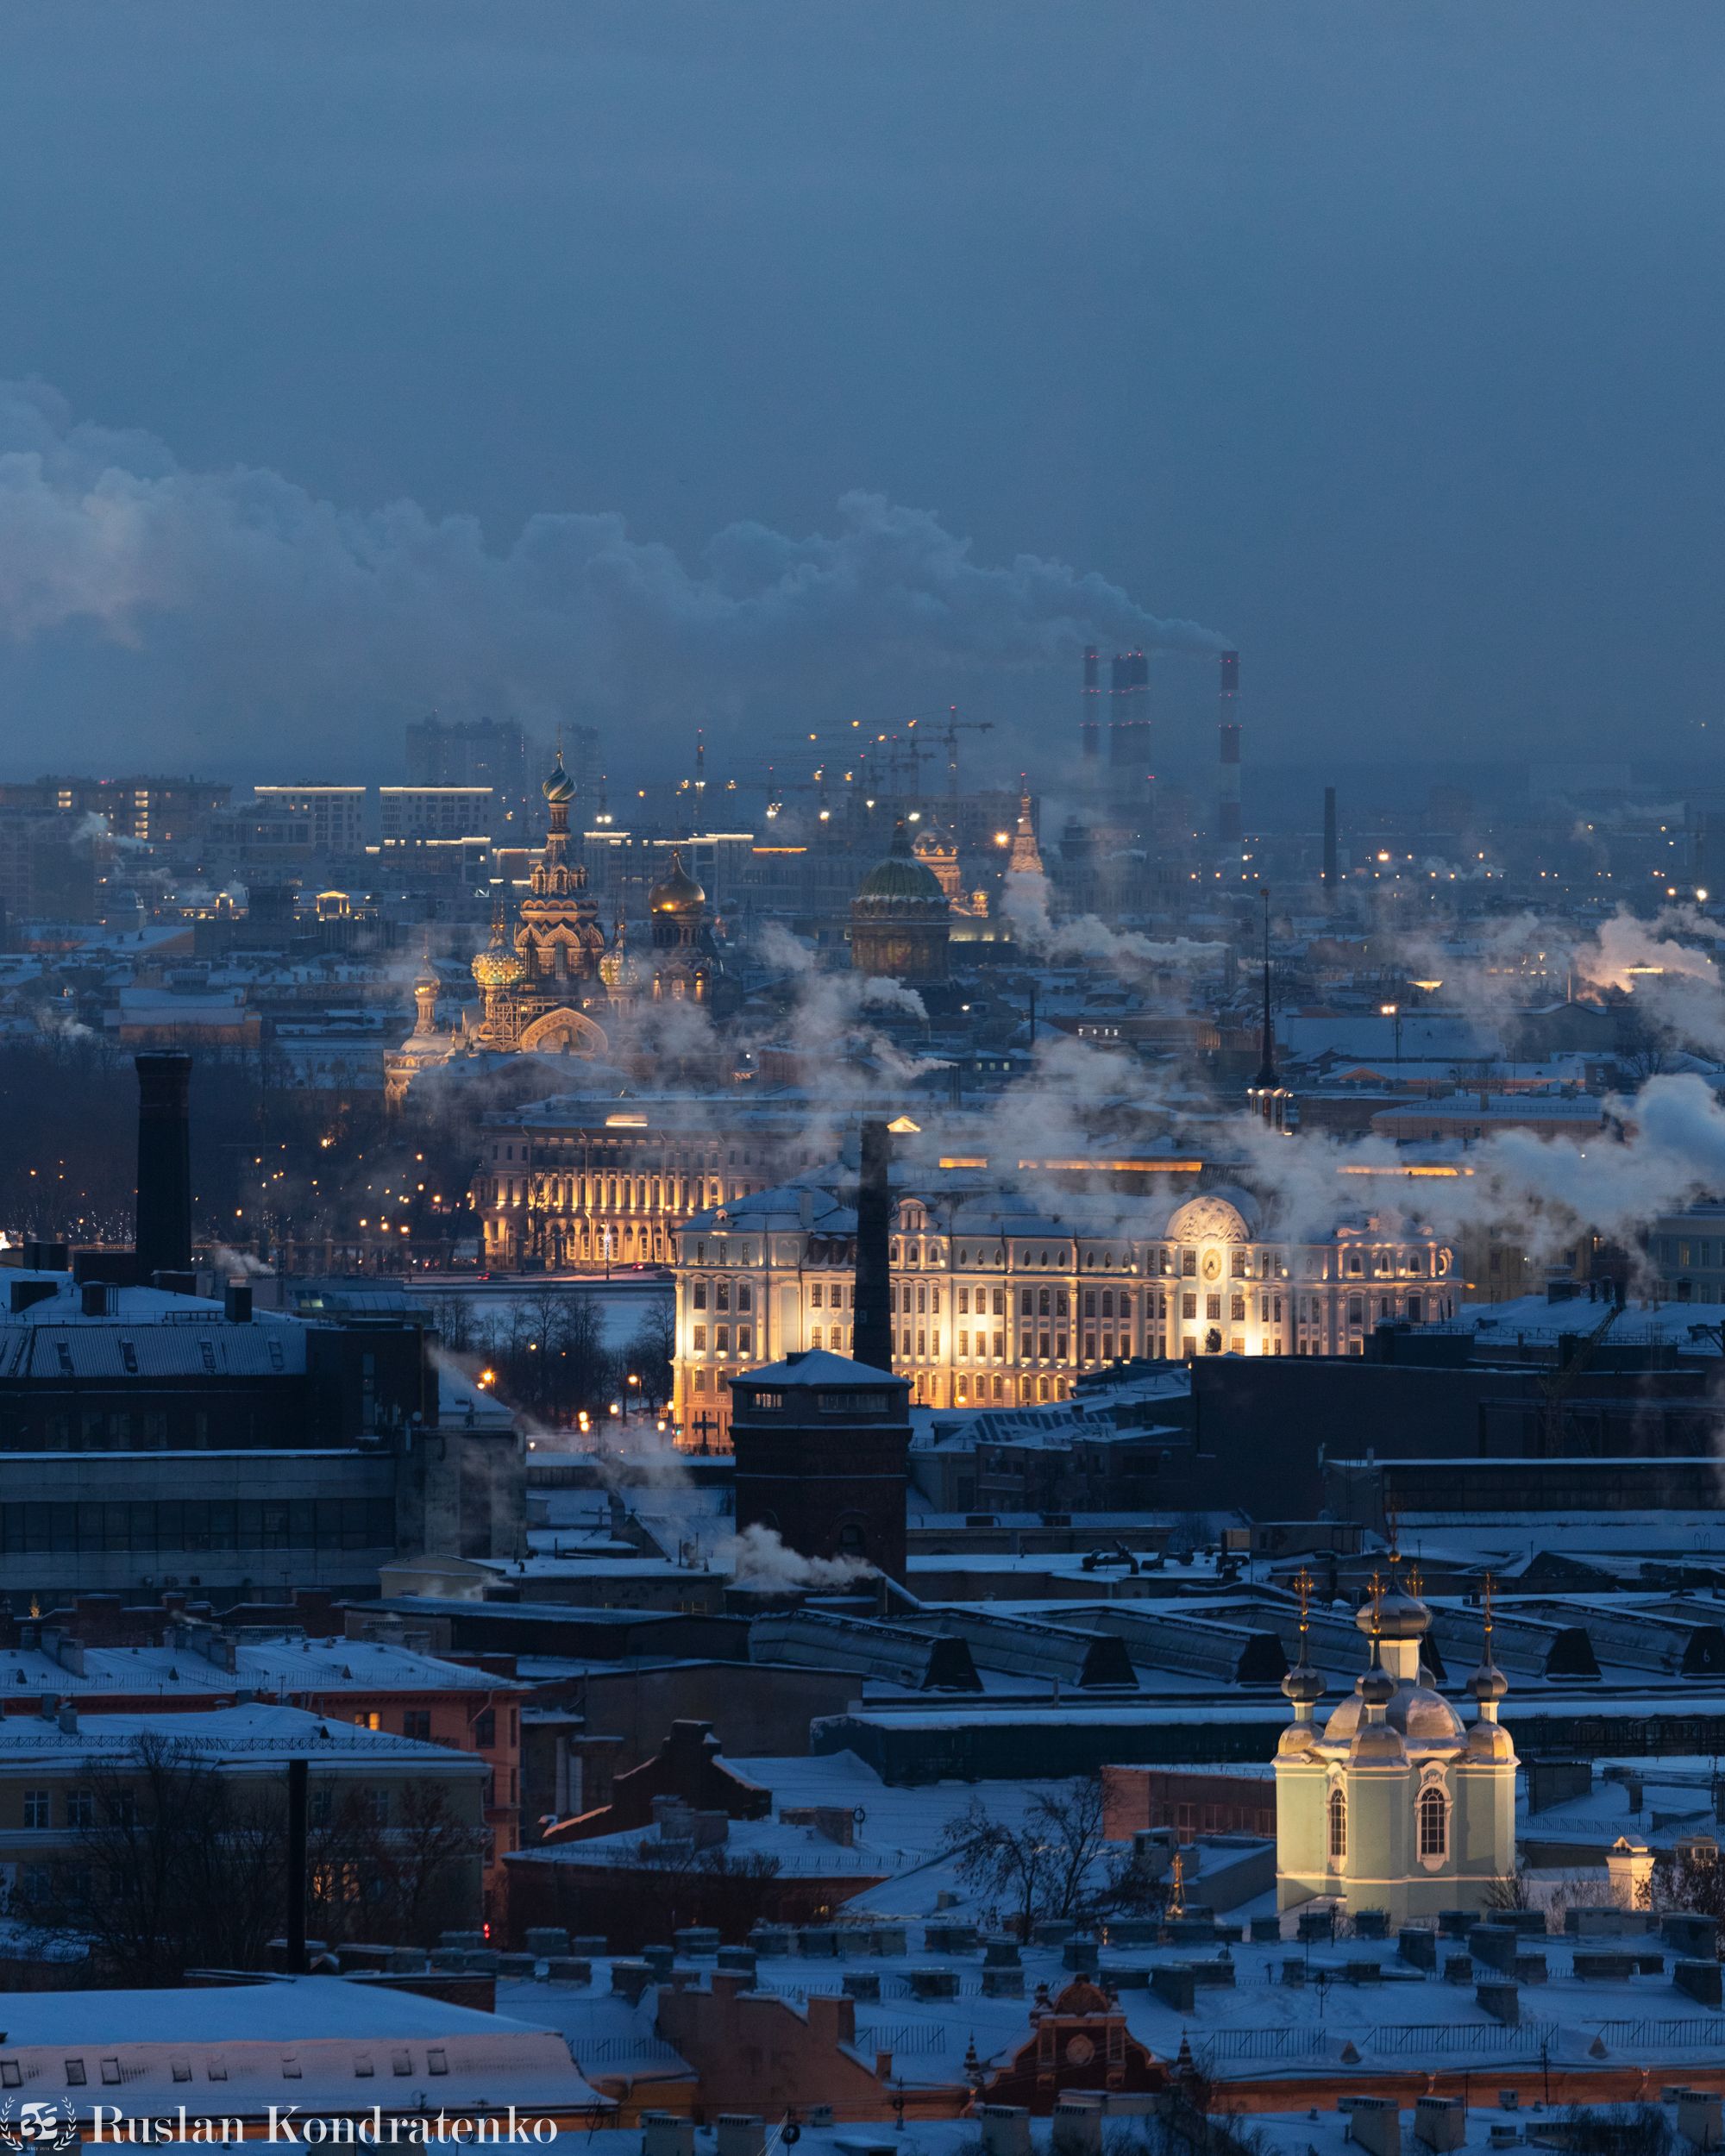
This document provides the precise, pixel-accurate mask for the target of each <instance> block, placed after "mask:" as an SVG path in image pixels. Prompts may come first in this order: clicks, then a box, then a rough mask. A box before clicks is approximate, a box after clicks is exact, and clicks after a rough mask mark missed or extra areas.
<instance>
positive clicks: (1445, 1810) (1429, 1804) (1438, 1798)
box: [1420, 1783, 1450, 1857]
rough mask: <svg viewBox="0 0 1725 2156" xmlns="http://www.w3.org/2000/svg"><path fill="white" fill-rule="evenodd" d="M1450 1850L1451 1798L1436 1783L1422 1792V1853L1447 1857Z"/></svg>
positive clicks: (1427, 1855) (1423, 1855) (1422, 1854)
mask: <svg viewBox="0 0 1725 2156" xmlns="http://www.w3.org/2000/svg"><path fill="white" fill-rule="evenodd" d="M1449 1852H1450V1804H1449V1799H1448V1798H1447V1797H1446V1796H1445V1795H1444V1793H1443V1791H1442V1790H1441V1789H1439V1788H1438V1787H1437V1785H1436V1784H1435V1783H1433V1785H1432V1786H1431V1787H1430V1788H1429V1789H1421V1792H1420V1854H1421V1856H1422V1857H1446V1856H1448V1854H1449Z"/></svg>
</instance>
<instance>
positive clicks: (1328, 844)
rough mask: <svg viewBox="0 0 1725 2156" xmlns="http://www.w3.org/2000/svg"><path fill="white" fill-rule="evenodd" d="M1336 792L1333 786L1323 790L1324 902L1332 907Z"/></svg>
mask: <svg viewBox="0 0 1725 2156" xmlns="http://www.w3.org/2000/svg"><path fill="white" fill-rule="evenodd" d="M1337 860H1338V855H1337V849H1336V790H1335V788H1334V787H1333V786H1327V787H1325V788H1324V900H1325V903H1326V904H1327V905H1330V906H1333V905H1334V903H1335V897H1336V881H1337V874H1336V867H1337Z"/></svg>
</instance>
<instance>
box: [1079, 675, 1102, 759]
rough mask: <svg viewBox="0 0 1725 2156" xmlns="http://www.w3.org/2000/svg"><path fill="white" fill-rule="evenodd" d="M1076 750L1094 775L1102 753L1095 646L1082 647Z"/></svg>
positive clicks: (1098, 676) (1100, 694)
mask: <svg viewBox="0 0 1725 2156" xmlns="http://www.w3.org/2000/svg"><path fill="white" fill-rule="evenodd" d="M1078 749H1079V754H1080V755H1082V757H1083V759H1084V768H1085V770H1086V772H1087V773H1089V774H1095V768H1096V765H1097V763H1098V761H1099V760H1100V759H1101V753H1102V683H1101V671H1100V661H1099V660H1098V659H1097V656H1096V647H1095V644H1087V645H1086V646H1085V647H1084V699H1083V701H1082V704H1081V705H1079V707H1078Z"/></svg>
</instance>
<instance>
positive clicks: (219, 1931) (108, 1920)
mask: <svg viewBox="0 0 1725 2156" xmlns="http://www.w3.org/2000/svg"><path fill="white" fill-rule="evenodd" d="M82 1786H83V1789H85V1791H86V1792H87V1795H88V1799H89V1806H90V1811H89V1823H88V1825H86V1826H85V1827H81V1828H80V1829H79V1830H78V1834H77V1839H76V1841H75V1843H74V1846H73V1847H72V1850H71V1852H68V1854H67V1855H66V1856H65V1857H64V1858H61V1859H60V1861H58V1862H57V1863H55V1864H54V1865H52V1866H51V1867H49V1870H48V1876H47V1880H46V1882H38V1883H33V1884H32V1886H31V1888H30V1889H28V1890H24V1891H22V1892H21V1893H20V1894H19V1895H18V1896H16V1897H15V1902H16V1907H17V1908H18V1913H19V1914H20V1915H22V1916H23V1917H24V1918H25V1919H26V1920H27V1921H30V1922H33V1923H35V1924H38V1925H41V1926H44V1927H52V1928H54V1929H73V1930H78V1931H80V1932H82V1933H83V1934H85V1936H86V1937H88V1938H89V1939H90V1940H91V1951H92V1954H93V1956H94V1958H95V1959H96V1961H97V1964H98V1965H100V1966H101V1967H102V1969H103V1971H104V1973H106V1974H108V1975H109V1976H110V1978H111V1979H116V1980H118V1981H119V1982H121V1983H122V1984H139V1985H151V1984H177V1983H178V1982H179V1980H180V1977H181V1976H182V1975H183V1973H184V1971H185V1970H186V1969H188V1968H195V1967H198V1966H200V1965H217V1966H221V1967H225V1968H237V1969H254V1968H260V1967H261V1966H262V1965H263V1964H264V1960H265V1957H266V1950H267V1946H268V1943H269V1941H270V1940H271V1939H272V1938H273V1936H274V1935H275V1934H276V1933H277V1932H278V1931H279V1929H280V1928H281V1921H282V1916H283V1913H284V1899H285V1870H284V1865H285V1853H284V1852H285V1830H284V1826H283V1821H282V1817H281V1806H280V1804H279V1801H273V1800H274V1799H275V1795H276V1793H274V1792H265V1791H262V1790H259V1789H243V1788H242V1786H241V1785H238V1784H236V1783H233V1782H232V1781H230V1780H229V1779H228V1778H226V1777H223V1776H222V1775H221V1774H219V1773H218V1772H216V1770H215V1769H214V1768H212V1767H211V1766H210V1764H208V1763H207V1762H206V1761H205V1760H204V1759H203V1758H200V1757H199V1756H198V1754H197V1753H195V1752H192V1751H191V1748H190V1747H189V1746H187V1745H185V1743H184V1741H183V1740H182V1739H178V1738H169V1737H162V1736H158V1735H155V1734H154V1733H152V1734H147V1735H145V1736H142V1737H140V1738H139V1739H138V1740H137V1742H136V1744H135V1745H134V1746H133V1747H132V1749H131V1752H130V1753H129V1755H128V1756H127V1757H126V1758H124V1759H123V1760H93V1761H92V1762H91V1766H90V1771H89V1777H88V1780H87V1782H86V1783H84V1784H83V1785H82Z"/></svg>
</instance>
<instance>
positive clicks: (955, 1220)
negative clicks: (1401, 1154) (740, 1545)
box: [673, 1170, 1454, 1446]
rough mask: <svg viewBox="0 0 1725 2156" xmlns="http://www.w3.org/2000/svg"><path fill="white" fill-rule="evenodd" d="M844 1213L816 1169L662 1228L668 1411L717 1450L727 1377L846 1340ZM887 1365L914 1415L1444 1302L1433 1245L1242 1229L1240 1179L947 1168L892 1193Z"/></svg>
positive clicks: (1251, 1217)
mask: <svg viewBox="0 0 1725 2156" xmlns="http://www.w3.org/2000/svg"><path fill="white" fill-rule="evenodd" d="M673 1241H674V1245H675V1253H676V1277H677V1347H676V1389H675V1407H674V1413H675V1416H676V1420H677V1424H678V1427H679V1430H680V1432H681V1438H682V1442H683V1443H685V1444H686V1445H694V1446H700V1445H707V1446H712V1445H723V1444H724V1442H725V1434H724V1433H725V1426H726V1422H727V1419H728V1417H729V1414H730V1405H731V1403H730V1392H729V1381H730V1379H731V1377H733V1376H736V1375H737V1373H738V1372H739V1371H741V1370H743V1369H748V1368H749V1367H750V1365H751V1364H754V1363H766V1362H771V1361H775V1360H776V1359H777V1358H779V1357H781V1356H784V1355H787V1354H791V1353H793V1352H795V1351H797V1350H799V1349H803V1348H818V1347H825V1348H831V1349H836V1350H837V1351H840V1352H845V1351H849V1349H850V1322H851V1305H852V1296H853V1287H854V1283H853V1269H854V1267H855V1263H856V1213H855V1212H854V1211H853V1210H852V1208H851V1207H850V1206H849V1205H848V1204H846V1203H845V1202H844V1197H843V1194H842V1192H841V1189H840V1177H839V1175H838V1173H837V1171H836V1170H829V1171H825V1172H823V1174H821V1175H819V1176H816V1177H811V1178H807V1179H804V1180H801V1181H798V1182H795V1183H790V1184H784V1185H781V1186H780V1187H779V1188H775V1189H769V1190H763V1191H759V1192H757V1193H756V1194H753V1195H751V1196H749V1197H746V1198H743V1199H739V1200H735V1201H733V1202H731V1203H729V1204H726V1205H721V1206H711V1207H708V1208H706V1209H705V1210H703V1211H701V1212H699V1213H695V1214H694V1215H693V1218H692V1219H689V1220H688V1221H687V1223H686V1224H685V1225H683V1226H682V1227H681V1229H680V1230H679V1231H678V1232H676V1234H675V1235H674V1238H673ZM889 1255H890V1259H891V1263H892V1269H893V1284H892V1298H893V1331H894V1357H893V1363H894V1369H896V1370H897V1371H898V1372H899V1373H900V1376H904V1377H906V1378H908V1379H909V1380H910V1382H911V1387H912V1398H913V1401H916V1402H918V1403H919V1404H921V1405H923V1406H925V1407H984V1406H995V1405H999V1406H1002V1407H1020V1406H1028V1405H1031V1404H1032V1403H1036V1402H1040V1401H1051V1400H1061V1399H1063V1398H1065V1397H1066V1395H1068V1394H1069V1392H1070V1390H1071V1388H1072V1386H1073V1382H1074V1381H1075V1380H1076V1377H1077V1376H1078V1375H1079V1373H1080V1372H1081V1371H1084V1370H1088V1369H1099V1368H1101V1366H1102V1365H1104V1364H1106V1363H1111V1362H1114V1361H1117V1360H1120V1359H1121V1358H1123V1357H1130V1356H1148V1357H1167V1358H1170V1359H1179V1358H1181V1357H1197V1356H1201V1355H1225V1354H1231V1355H1350V1354H1352V1355H1358V1354H1362V1353H1363V1352H1364V1344H1365V1340H1366V1338H1367V1337H1368V1335H1369V1334H1370V1332H1371V1329H1372V1328H1373V1326H1377V1325H1379V1324H1381V1323H1383V1322H1384V1321H1385V1320H1386V1319H1406V1320H1408V1321H1409V1322H1412V1323H1414V1324H1428V1323H1431V1322H1433V1321H1435V1320H1438V1319H1446V1318H1449V1317H1451V1316H1452V1315H1453V1314H1454V1303H1453V1288H1454V1282H1453V1279H1452V1263H1453V1260H1452V1251H1451V1250H1450V1247H1449V1245H1448V1244H1445V1243H1441V1242H1440V1241H1438V1240H1436V1239H1435V1238H1423V1239H1420V1240H1408V1239H1405V1238H1400V1237H1391V1236H1389V1235H1388V1234H1387V1233H1380V1232H1379V1231H1378V1228H1377V1223H1376V1221H1375V1219H1373V1218H1372V1217H1371V1216H1370V1215H1367V1214H1358V1213H1357V1214H1353V1215H1351V1216H1349V1217H1347V1218H1346V1219H1343V1220H1342V1221H1341V1222H1340V1223H1339V1225H1337V1227H1336V1228H1335V1229H1334V1231H1333V1233H1332V1235H1331V1237H1330V1238H1329V1239H1328V1240H1327V1241H1326V1242H1321V1243H1302V1244H1290V1243H1285V1242H1278V1241H1276V1240H1274V1239H1272V1238H1270V1237H1268V1236H1266V1235H1265V1234H1264V1233H1263V1232H1262V1230H1261V1224H1260V1220H1259V1215H1258V1205H1257V1202H1256V1201H1255V1200H1253V1199H1252V1198H1251V1196H1250V1195H1249V1194H1247V1193H1246V1192H1245V1191H1243V1190H1238V1189H1227V1190H1215V1191H1211V1192H1208V1193H1205V1194H1201V1195H1200V1196H1198V1197H1195V1198H1189V1199H1187V1200H1185V1201H1184V1202H1183V1203H1182V1204H1178V1205H1175V1206H1172V1208H1171V1209H1170V1206H1169V1203H1168V1201H1167V1200H1166V1199H1164V1200H1160V1201H1158V1200H1156V1199H1155V1198H1152V1197H1144V1198H1142V1199H1134V1200H1130V1201H1127V1202H1126V1203H1125V1204H1123V1201H1122V1200H1120V1198H1118V1197H1114V1198H1112V1199H1109V1200H1093V1199H1089V1198H1087V1197H1086V1196H1085V1195H1083V1194H1077V1193H1074V1194H1061V1195H1060V1209H1059V1212H1058V1213H1057V1214H1056V1213H1051V1212H1047V1211H1044V1210H1041V1209H1039V1208H1038V1206H1037V1205H1036V1204H1034V1203H1033V1202H1032V1200H1029V1199H1028V1198H1026V1197H1023V1196H1021V1195H1019V1194H1013V1193H1003V1192H1001V1191H1000V1190H999V1189H996V1188H986V1187H984V1184H983V1179H982V1178H979V1177H977V1176H975V1175H969V1176H966V1175H963V1174H956V1175H945V1176H942V1177H939V1178H938V1179H934V1180H931V1181H930V1182H928V1183H927V1184H925V1185H923V1186H919V1187H902V1186H901V1188H900V1190H899V1193H898V1195H897V1197H896V1199H895V1201H894V1220H893V1238H892V1244H891V1248H890V1252H889Z"/></svg>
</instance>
